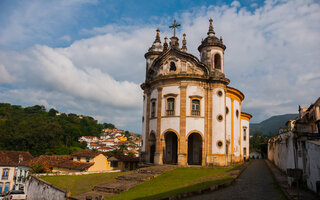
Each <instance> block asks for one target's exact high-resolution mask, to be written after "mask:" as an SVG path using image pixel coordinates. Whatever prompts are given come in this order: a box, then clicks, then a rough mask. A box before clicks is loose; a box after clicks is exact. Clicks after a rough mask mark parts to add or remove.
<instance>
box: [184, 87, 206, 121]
mask: <svg viewBox="0 0 320 200" xmlns="http://www.w3.org/2000/svg"><path fill="white" fill-rule="evenodd" d="M194 95H197V96H200V97H202V98H201V100H200V116H201V117H204V114H205V113H204V112H205V111H204V107H205V106H204V105H205V102H204V100H205V99H204V96H205V90H204V88H203V87H200V86H188V87H187V95H186V101H187V102H186V112H187V113H186V114H187V116H191V99H190V96H194Z"/></svg>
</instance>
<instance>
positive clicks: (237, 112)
mask: <svg viewBox="0 0 320 200" xmlns="http://www.w3.org/2000/svg"><path fill="white" fill-rule="evenodd" d="M236 116H237V117H239V110H238V109H237V111H236Z"/></svg>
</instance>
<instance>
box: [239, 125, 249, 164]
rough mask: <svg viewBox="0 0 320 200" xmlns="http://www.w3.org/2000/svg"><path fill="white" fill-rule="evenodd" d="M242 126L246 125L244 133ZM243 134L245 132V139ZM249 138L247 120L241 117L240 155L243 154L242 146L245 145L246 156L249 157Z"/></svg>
mask: <svg viewBox="0 0 320 200" xmlns="http://www.w3.org/2000/svg"><path fill="white" fill-rule="evenodd" d="M244 127H246V133H244ZM244 134H246V140H244ZM249 139H250V133H249V121H248V120H245V119H241V140H242V141H241V148H242V151H241V152H242V155H243V156H244V152H243V148H244V147H245V148H246V149H247V154H246V158H249V154H250V153H249Z"/></svg>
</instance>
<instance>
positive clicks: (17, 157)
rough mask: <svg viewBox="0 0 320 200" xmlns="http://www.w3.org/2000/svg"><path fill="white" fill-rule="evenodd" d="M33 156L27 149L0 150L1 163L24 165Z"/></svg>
mask: <svg viewBox="0 0 320 200" xmlns="http://www.w3.org/2000/svg"><path fill="white" fill-rule="evenodd" d="M32 158H33V156H32V155H31V154H30V153H29V152H25V151H0V165H9V166H12V165H23V163H24V162H25V161H29V160H31V159H32Z"/></svg>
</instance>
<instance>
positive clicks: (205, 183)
mask: <svg viewBox="0 0 320 200" xmlns="http://www.w3.org/2000/svg"><path fill="white" fill-rule="evenodd" d="M239 171H240V170H239V167H238V166H235V167H229V168H198V167H194V168H176V169H174V170H171V171H168V172H166V173H164V174H162V175H160V176H158V177H156V178H154V179H152V180H150V181H147V182H144V183H142V184H141V185H138V186H136V187H134V188H131V189H130V190H129V191H127V192H124V193H121V194H119V195H114V196H111V197H109V198H107V199H158V198H164V197H168V196H171V195H176V194H179V193H183V192H191V191H195V190H199V189H203V188H207V187H209V186H211V185H215V184H220V183H223V182H225V181H227V180H230V179H232V178H233V177H234V176H235V174H237V173H236V172H239Z"/></svg>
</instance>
